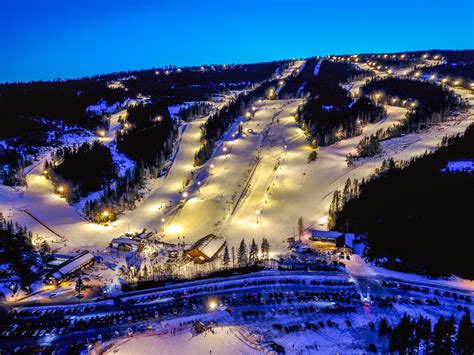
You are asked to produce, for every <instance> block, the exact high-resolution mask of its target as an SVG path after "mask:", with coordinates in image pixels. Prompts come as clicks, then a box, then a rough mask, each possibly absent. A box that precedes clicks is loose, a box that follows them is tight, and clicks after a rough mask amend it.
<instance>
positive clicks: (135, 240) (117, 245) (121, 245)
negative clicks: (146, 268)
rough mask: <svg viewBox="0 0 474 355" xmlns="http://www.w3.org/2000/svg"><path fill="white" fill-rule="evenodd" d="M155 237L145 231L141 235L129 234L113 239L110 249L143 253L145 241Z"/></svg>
mask: <svg viewBox="0 0 474 355" xmlns="http://www.w3.org/2000/svg"><path fill="white" fill-rule="evenodd" d="M152 235H153V233H152V232H147V231H146V230H143V231H142V232H140V233H134V234H129V233H125V235H123V236H120V237H118V238H115V239H112V242H111V243H110V247H111V248H114V249H119V250H123V251H138V252H140V251H142V250H143V248H144V247H145V240H146V239H147V238H149V237H151V236H152Z"/></svg>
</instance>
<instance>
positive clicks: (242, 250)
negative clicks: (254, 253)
mask: <svg viewBox="0 0 474 355" xmlns="http://www.w3.org/2000/svg"><path fill="white" fill-rule="evenodd" d="M248 262H249V260H248V252H247V244H245V240H244V238H242V241H241V242H240V246H239V250H238V252H237V264H238V265H239V267H244V266H247V265H248Z"/></svg>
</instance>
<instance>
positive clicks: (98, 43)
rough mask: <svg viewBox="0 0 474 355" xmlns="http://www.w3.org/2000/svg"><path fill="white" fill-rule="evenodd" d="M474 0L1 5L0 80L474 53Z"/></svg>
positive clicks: (137, 0)
mask: <svg viewBox="0 0 474 355" xmlns="http://www.w3.org/2000/svg"><path fill="white" fill-rule="evenodd" d="M473 14H474V1H472V0H401V1H394V0H386V1H384V0H378V1H375V0H352V1H350V0H332V1H331V0H286V1H284V0H260V1H259V0H253V1H252V0H220V1H217V0H194V1H191V0H184V1H183V0H173V1H168V0H163V1H150V0H149V1H144V0H134V1H132V0H129V1H124V0H114V1H105V0H104V1H100V0H95V1H94V0H0V41H1V45H0V82H5V81H29V80H38V79H54V78H76V77H81V76H85V75H93V74H100V73H109V72H114V71H120V70H133V69H143V68H151V67H160V66H164V65H168V64H174V65H177V66H182V65H200V64H205V63H248V62H258V61H268V60H274V59H282V58H292V57H302V56H312V55H326V54H333V53H334V54H342V53H358V52H390V51H403V50H416V49H429V48H442V49H464V48H471V49H472V48H474V19H473V17H474V15H473Z"/></svg>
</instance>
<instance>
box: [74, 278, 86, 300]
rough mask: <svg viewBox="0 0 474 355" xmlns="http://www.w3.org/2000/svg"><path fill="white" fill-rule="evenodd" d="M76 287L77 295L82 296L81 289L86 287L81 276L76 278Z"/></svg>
mask: <svg viewBox="0 0 474 355" xmlns="http://www.w3.org/2000/svg"><path fill="white" fill-rule="evenodd" d="M74 289H75V290H76V292H77V295H78V296H81V291H82V290H83V289H84V282H83V281H82V279H81V278H80V277H79V278H77V279H76V286H75V287H74Z"/></svg>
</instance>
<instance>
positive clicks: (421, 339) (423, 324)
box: [415, 315, 431, 352]
mask: <svg viewBox="0 0 474 355" xmlns="http://www.w3.org/2000/svg"><path fill="white" fill-rule="evenodd" d="M415 334H416V338H417V342H418V347H419V346H423V347H424V349H425V352H427V347H428V341H429V339H430V337H431V321H430V320H429V319H428V318H424V317H422V316H421V315H420V316H419V317H418V322H417V323H416V326H415Z"/></svg>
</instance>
